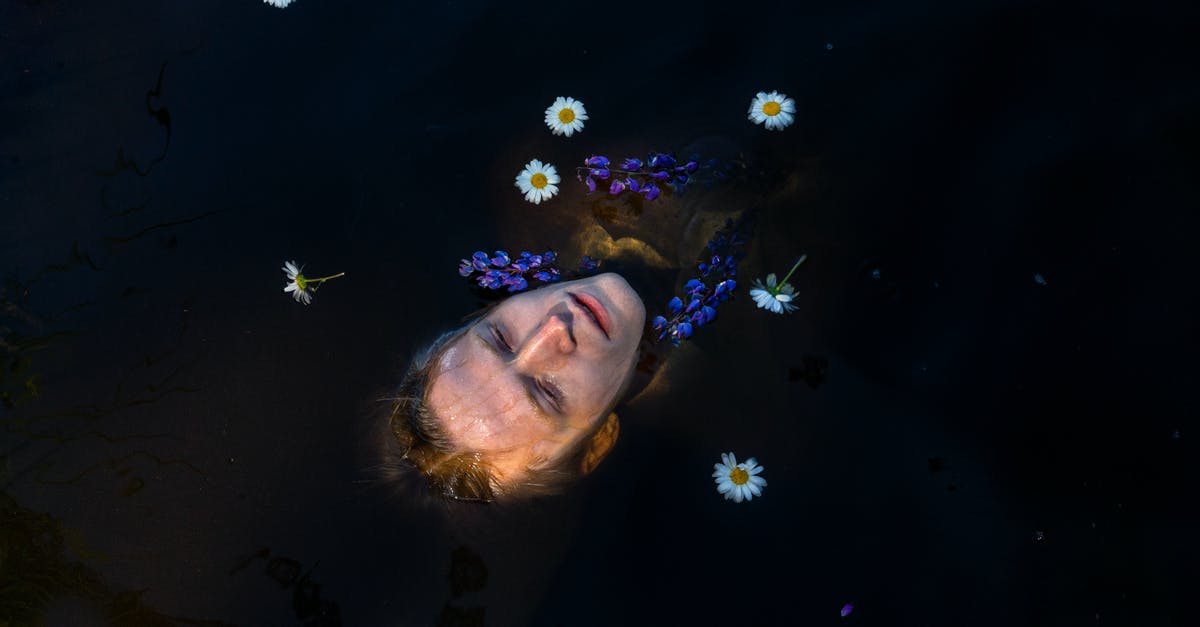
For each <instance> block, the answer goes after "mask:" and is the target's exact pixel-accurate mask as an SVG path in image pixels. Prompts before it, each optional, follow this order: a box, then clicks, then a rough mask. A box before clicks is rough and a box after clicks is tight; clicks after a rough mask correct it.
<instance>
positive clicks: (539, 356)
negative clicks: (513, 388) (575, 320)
mask: <svg viewBox="0 0 1200 627" xmlns="http://www.w3.org/2000/svg"><path fill="white" fill-rule="evenodd" d="M574 351H575V339H574V338H572V337H571V329H570V327H569V326H567V321H566V320H564V319H563V318H561V317H559V316H550V317H548V318H546V321H545V322H543V323H542V326H541V327H539V328H538V330H537V332H536V333H534V334H533V336H532V337H530V338H529V339H528V340H526V342H525V343H524V344H523V345H522V346H521V348H520V349H518V350H517V357H516V359H515V360H514V361H515V362H516V367H517V369H518V370H519V371H521V372H529V371H534V370H553V369H555V368H557V367H558V366H559V365H560V364H561V362H562V360H563V359H564V358H565V357H566V356H567V355H570V354H571V353H572V352H574Z"/></svg>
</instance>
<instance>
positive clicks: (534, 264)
mask: <svg viewBox="0 0 1200 627" xmlns="http://www.w3.org/2000/svg"><path fill="white" fill-rule="evenodd" d="M541 265H542V256H541V255H530V256H529V267H530V268H538V267H541Z"/></svg>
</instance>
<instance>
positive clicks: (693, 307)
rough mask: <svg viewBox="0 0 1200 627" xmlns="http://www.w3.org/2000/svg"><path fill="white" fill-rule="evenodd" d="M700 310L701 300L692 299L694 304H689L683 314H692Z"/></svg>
mask: <svg viewBox="0 0 1200 627" xmlns="http://www.w3.org/2000/svg"><path fill="white" fill-rule="evenodd" d="M699 308H700V300H699V299H698V298H694V299H692V302H690V303H688V304H687V308H686V309H684V310H683V312H684V313H689V314H690V313H692V312H694V311H696V310H697V309H699Z"/></svg>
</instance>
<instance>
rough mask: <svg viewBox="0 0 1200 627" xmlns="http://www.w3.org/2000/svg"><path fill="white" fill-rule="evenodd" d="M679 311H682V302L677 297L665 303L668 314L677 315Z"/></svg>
mask: <svg viewBox="0 0 1200 627" xmlns="http://www.w3.org/2000/svg"><path fill="white" fill-rule="evenodd" d="M680 309H683V301H682V300H680V299H679V297H678V296H676V297H675V298H672V299H671V300H669V301H667V312H668V313H671V314H677V313H679V310H680Z"/></svg>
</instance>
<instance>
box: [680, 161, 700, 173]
mask: <svg viewBox="0 0 1200 627" xmlns="http://www.w3.org/2000/svg"><path fill="white" fill-rule="evenodd" d="M683 167H684V169H685V170H687V173H688V174H691V173H692V172H695V171H696V170H698V169H700V164H699V163H696V162H695V161H688V162H687V165H685V166H683Z"/></svg>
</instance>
